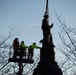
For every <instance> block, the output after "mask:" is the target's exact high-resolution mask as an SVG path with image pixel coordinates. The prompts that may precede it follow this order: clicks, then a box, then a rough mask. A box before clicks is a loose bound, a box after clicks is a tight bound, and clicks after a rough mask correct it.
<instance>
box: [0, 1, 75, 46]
mask: <svg viewBox="0 0 76 75" xmlns="http://www.w3.org/2000/svg"><path fill="white" fill-rule="evenodd" d="M45 2H46V0H0V34H2V35H5V36H7V35H8V32H7V30H9V26H11V25H12V24H13V25H15V27H16V28H17V33H18V34H19V35H17V36H15V37H18V38H19V40H20V41H22V40H24V41H25V44H26V45H30V44H32V43H33V42H36V43H37V45H39V41H40V40H41V39H42V37H43V36H42V30H41V24H42V19H43V15H44V12H45V4H46V3H45ZM54 11H55V12H56V13H57V14H58V15H62V19H63V20H64V19H65V21H66V24H67V26H68V27H70V26H71V27H76V25H75V24H76V0H49V15H50V18H49V21H50V24H51V23H54V28H53V29H52V34H53V39H54V44H55V45H56V44H58V43H59V37H58V33H57V32H58V31H59V28H58V26H57V24H58V21H57V19H56V16H55V13H54ZM15 37H13V38H11V41H10V42H12V41H13V39H14V38H15Z"/></svg>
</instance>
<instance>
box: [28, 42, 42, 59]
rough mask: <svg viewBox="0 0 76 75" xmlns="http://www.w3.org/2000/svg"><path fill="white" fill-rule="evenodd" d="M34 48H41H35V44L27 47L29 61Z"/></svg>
mask: <svg viewBox="0 0 76 75" xmlns="http://www.w3.org/2000/svg"><path fill="white" fill-rule="evenodd" d="M34 48H36V49H40V48H41V47H38V46H36V43H35V42H34V43H33V44H32V45H30V46H29V47H28V59H29V60H32V58H33V55H34Z"/></svg>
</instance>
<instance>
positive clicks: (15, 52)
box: [13, 38, 19, 58]
mask: <svg viewBox="0 0 76 75" xmlns="http://www.w3.org/2000/svg"><path fill="white" fill-rule="evenodd" d="M13 50H14V54H13V58H16V57H17V53H18V50H19V40H18V38H15V39H14V41H13Z"/></svg>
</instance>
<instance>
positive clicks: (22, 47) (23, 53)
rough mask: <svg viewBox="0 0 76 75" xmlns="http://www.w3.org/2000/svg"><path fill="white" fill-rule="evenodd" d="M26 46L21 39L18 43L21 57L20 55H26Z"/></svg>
mask: <svg viewBox="0 0 76 75" xmlns="http://www.w3.org/2000/svg"><path fill="white" fill-rule="evenodd" d="M27 48H28V46H25V43H24V41H21V44H20V56H21V58H22V56H26V49H27Z"/></svg>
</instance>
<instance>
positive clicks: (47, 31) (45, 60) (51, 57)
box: [33, 0, 63, 75]
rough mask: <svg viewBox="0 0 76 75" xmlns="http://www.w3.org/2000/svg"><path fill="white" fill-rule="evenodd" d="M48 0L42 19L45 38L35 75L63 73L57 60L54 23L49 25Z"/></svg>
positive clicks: (42, 41)
mask: <svg viewBox="0 0 76 75" xmlns="http://www.w3.org/2000/svg"><path fill="white" fill-rule="evenodd" d="M48 18H49V15H48V0H46V10H45V14H44V18H43V20H42V27H41V28H42V31H43V39H42V40H41V41H40V42H41V43H42V48H41V50H40V62H39V63H38V65H37V67H36V68H35V69H34V72H33V75H63V74H62V71H61V69H60V68H59V66H58V64H57V62H56V61H55V51H54V47H55V45H54V44H53V37H52V33H51V29H52V28H53V24H51V25H49V19H48Z"/></svg>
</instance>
